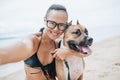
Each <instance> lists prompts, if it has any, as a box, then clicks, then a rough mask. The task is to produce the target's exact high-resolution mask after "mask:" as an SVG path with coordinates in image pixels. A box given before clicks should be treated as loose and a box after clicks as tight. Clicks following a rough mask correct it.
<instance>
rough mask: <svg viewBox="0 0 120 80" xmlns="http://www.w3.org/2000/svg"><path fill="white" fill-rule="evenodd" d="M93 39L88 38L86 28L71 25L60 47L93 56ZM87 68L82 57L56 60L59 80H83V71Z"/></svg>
mask: <svg viewBox="0 0 120 80" xmlns="http://www.w3.org/2000/svg"><path fill="white" fill-rule="evenodd" d="M92 42H93V38H91V37H89V36H88V31H87V29H86V28H85V27H83V26H82V25H80V24H79V22H78V21H77V24H76V25H72V21H71V22H70V23H69V25H68V28H67V29H66V30H65V32H64V36H63V40H62V41H61V44H60V47H64V48H69V49H72V50H73V51H77V52H78V54H79V55H81V54H82V55H86V54H91V49H90V48H89V46H91V44H92ZM84 67H85V63H84V59H83V57H80V56H74V55H72V56H69V57H67V58H66V59H65V60H64V61H61V60H56V73H57V77H58V80H83V70H84Z"/></svg>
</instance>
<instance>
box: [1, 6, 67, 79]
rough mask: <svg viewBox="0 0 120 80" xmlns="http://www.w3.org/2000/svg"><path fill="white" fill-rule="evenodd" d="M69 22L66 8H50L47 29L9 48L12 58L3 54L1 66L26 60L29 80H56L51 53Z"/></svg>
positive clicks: (46, 22)
mask: <svg viewBox="0 0 120 80" xmlns="http://www.w3.org/2000/svg"><path fill="white" fill-rule="evenodd" d="M67 20H68V14H67V11H66V8H65V7H64V6H62V5H55V4H54V5H52V6H50V7H49V9H48V10H47V13H46V15H45V17H44V22H45V26H46V27H44V29H43V30H41V34H40V33H37V34H36V35H34V36H33V35H31V36H29V38H26V39H24V40H23V41H22V42H19V43H16V44H15V45H16V46H15V45H13V46H12V47H8V49H6V50H7V51H9V54H10V55H11V56H10V55H7V54H6V53H5V52H4V53H3V54H2V53H1V55H2V56H0V57H1V64H4V63H9V62H17V61H20V60H25V61H24V62H25V71H26V77H27V80H46V79H50V80H52V79H53V80H55V70H54V69H55V68H54V59H53V56H52V55H51V54H50V52H51V51H54V50H55V49H56V48H57V45H56V43H55V39H57V38H58V37H60V36H61V34H62V33H63V32H64V30H65V29H66V27H65V26H66V23H67ZM12 50H14V52H13V51H12ZM3 51H4V50H3ZM3 57H4V59H3ZM5 58H6V59H7V60H5ZM51 67H52V68H51Z"/></svg>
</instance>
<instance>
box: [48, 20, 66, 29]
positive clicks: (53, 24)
mask: <svg viewBox="0 0 120 80" xmlns="http://www.w3.org/2000/svg"><path fill="white" fill-rule="evenodd" d="M56 26H57V28H58V29H59V30H61V31H64V30H65V29H66V24H65V23H56V22H55V21H51V20H47V27H48V28H51V29H54V28H55V27H56Z"/></svg>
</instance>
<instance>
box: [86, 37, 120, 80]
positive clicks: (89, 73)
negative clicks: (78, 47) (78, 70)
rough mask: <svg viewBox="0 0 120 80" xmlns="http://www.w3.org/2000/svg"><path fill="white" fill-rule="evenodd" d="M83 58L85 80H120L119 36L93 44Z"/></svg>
mask: <svg viewBox="0 0 120 80" xmlns="http://www.w3.org/2000/svg"><path fill="white" fill-rule="evenodd" d="M91 48H92V50H93V54H92V55H91V56H89V57H86V58H85V61H86V68H85V72H84V78H85V80H120V36H116V37H112V38H109V39H105V40H103V41H100V42H98V43H93V46H92V47H91Z"/></svg>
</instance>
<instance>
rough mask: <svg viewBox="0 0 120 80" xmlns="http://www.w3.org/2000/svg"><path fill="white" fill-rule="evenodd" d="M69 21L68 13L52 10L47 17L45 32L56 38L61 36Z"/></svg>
mask: <svg viewBox="0 0 120 80" xmlns="http://www.w3.org/2000/svg"><path fill="white" fill-rule="evenodd" d="M66 23H67V14H66V13H65V12H64V11H62V10H51V11H50V12H49V13H48V16H47V17H46V18H45V24H46V27H45V29H46V30H45V32H46V33H47V35H48V36H49V37H50V38H51V39H53V40H55V39H57V38H58V37H60V36H61V34H62V33H63V31H64V28H65V25H66Z"/></svg>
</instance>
